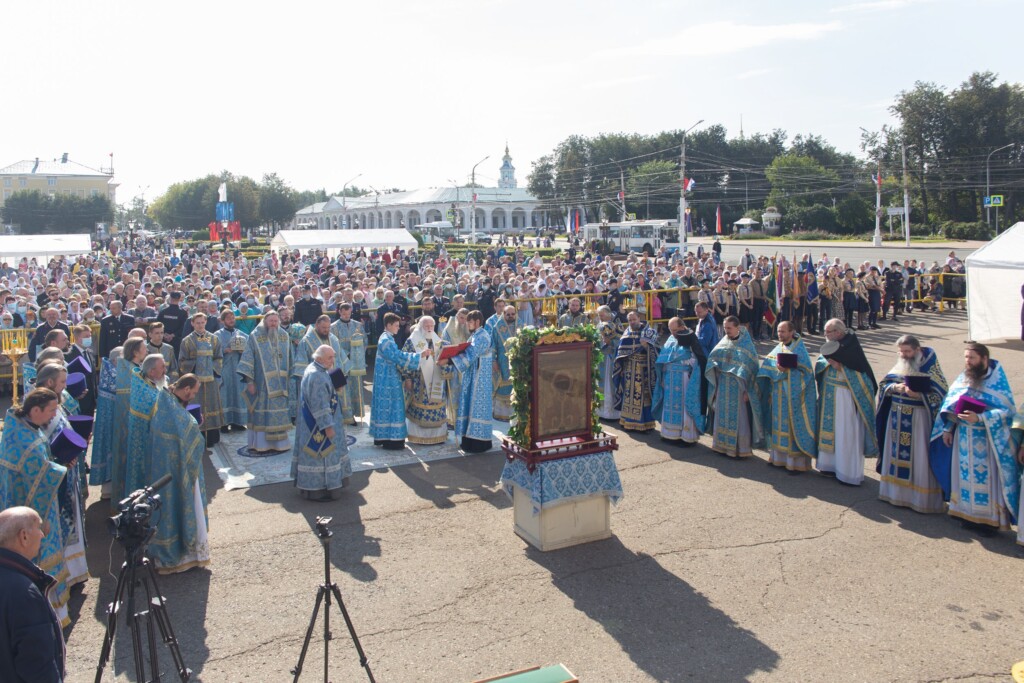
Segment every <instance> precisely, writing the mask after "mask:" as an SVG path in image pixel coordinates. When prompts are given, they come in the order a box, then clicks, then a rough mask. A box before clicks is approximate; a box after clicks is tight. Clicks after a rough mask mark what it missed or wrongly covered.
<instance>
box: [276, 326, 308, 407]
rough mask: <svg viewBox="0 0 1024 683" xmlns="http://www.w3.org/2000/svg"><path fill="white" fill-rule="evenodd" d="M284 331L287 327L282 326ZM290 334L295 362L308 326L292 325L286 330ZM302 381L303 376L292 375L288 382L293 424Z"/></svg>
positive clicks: (289, 404) (292, 359)
mask: <svg viewBox="0 0 1024 683" xmlns="http://www.w3.org/2000/svg"><path fill="white" fill-rule="evenodd" d="M281 329H282V330H285V326H284V325H282V326H281ZM285 331H286V332H287V333H288V341H289V342H290V343H291V356H290V358H291V361H292V362H293V363H294V362H295V357H296V355H297V354H298V349H299V342H300V341H302V338H303V337H305V336H306V326H305V325H303V324H301V323H292V324H291V325H289V326H288V328H287V329H286V330H285ZM293 370H294V368H291V367H289V368H288V372H289V373H291V372H292V371H293ZM301 381H302V375H301V373H300V374H299V376H298V377H296V376H294V375H292V376H291V377H290V378H289V380H288V416H289V417H290V418H291V420H292V422H295V417H296V415H298V411H299V382H301Z"/></svg>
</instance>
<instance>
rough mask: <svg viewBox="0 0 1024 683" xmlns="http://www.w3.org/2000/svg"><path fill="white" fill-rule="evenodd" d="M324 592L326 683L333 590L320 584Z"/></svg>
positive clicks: (325, 678) (325, 682) (328, 665)
mask: <svg viewBox="0 0 1024 683" xmlns="http://www.w3.org/2000/svg"><path fill="white" fill-rule="evenodd" d="M320 590H322V591H323V592H324V683H330V681H329V680H328V676H329V675H330V673H329V672H330V666H331V665H330V660H331V657H330V642H331V591H330V590H329V589H328V587H327V585H326V584H324V585H323V586H320Z"/></svg>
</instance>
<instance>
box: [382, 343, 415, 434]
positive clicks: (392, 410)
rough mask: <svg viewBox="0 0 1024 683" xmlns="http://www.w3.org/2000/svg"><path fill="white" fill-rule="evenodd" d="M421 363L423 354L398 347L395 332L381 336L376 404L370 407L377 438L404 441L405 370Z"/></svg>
mask: <svg viewBox="0 0 1024 683" xmlns="http://www.w3.org/2000/svg"><path fill="white" fill-rule="evenodd" d="M419 367H420V356H417V355H416V354H414V353H405V352H404V351H401V350H400V349H399V348H398V345H397V344H396V343H395V338H394V336H393V335H392V334H391V333H390V332H388V331H386V330H385V331H384V332H383V333H382V334H381V335H380V339H378V340H377V360H376V361H375V362H374V364H373V404H372V407H371V408H370V436H372V437H373V440H374V441H393V442H404V441H405V437H406V436H407V435H408V430H407V429H406V426H405V393H404V391H403V389H402V373H403V372H412V371H413V370H416V369H418V368H419Z"/></svg>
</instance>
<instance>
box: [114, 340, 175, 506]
mask: <svg viewBox="0 0 1024 683" xmlns="http://www.w3.org/2000/svg"><path fill="white" fill-rule="evenodd" d="M161 361H162V356H160V355H159V354H150V355H148V356H146V358H145V359H144V360H143V361H142V367H141V368H140V369H139V372H137V373H133V374H132V384H131V391H130V392H129V394H128V406H129V410H128V415H127V421H128V448H127V451H128V458H127V461H126V467H125V472H124V490H125V495H131V493H132V492H133V491H138V490H139V489H141V488H145V487H146V486H149V485H150V484H151V483H153V481H154V479H153V477H152V476H151V473H150V469H151V468H150V462H151V460H152V454H151V453H150V446H151V444H152V439H151V438H150V433H149V430H150V420H152V418H153V413H154V412H155V411H156V402H157V399H158V398H159V397H160V392H161V389H158V388H157V386H156V383H155V381H154V377H156V378H159V377H160V375H161V373H158V372H156V370H158V369H160V368H156V366H157V365H159V364H160V362H161ZM163 371H164V372H166V368H163ZM164 379H166V377H164Z"/></svg>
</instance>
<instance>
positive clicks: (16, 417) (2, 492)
mask: <svg viewBox="0 0 1024 683" xmlns="http://www.w3.org/2000/svg"><path fill="white" fill-rule="evenodd" d="M58 410H59V407H58V404H57V394H55V393H53V392H52V391H50V390H49V389H33V390H32V391H30V392H29V393H28V394H27V395H26V396H25V398H24V400H23V401H22V404H21V407H20V408H17V409H14V408H11V409H10V410H8V411H7V415H6V417H5V418H4V431H3V435H2V438H0V509H5V508H9V507H14V506H16V505H24V506H26V507H30V508H32V509H33V510H35V511H36V512H37V513H39V516H40V517H42V518H43V521H44V522H45V524H46V527H47V528H46V529H44V531H45V532H46V535H45V536H44V537H43V541H42V545H40V547H39V557H38V559H37V560H36V564H38V565H39V567H40V568H42V570H43V571H45V572H46V573H47V574H49V575H50V576H52V577H53V578H54V579H56V581H57V585H56V587H55V588H54V590H53V591H52V592H51V593H50V604H51V605H52V606H53V609H54V611H55V612H56V613H57V618H58V619H60V623H61V626H67V625H68V624H70V623H71V620H70V619H69V618H68V607H67V603H68V596H69V588H68V585H67V579H68V570H67V567H66V566H65V564H64V539H63V537H62V536H61V522H60V506H59V504H58V502H57V495H58V492H59V490H60V485H61V482H62V481H63V480H64V477H65V476H66V474H67V469H66V468H65V467H62V466H61V465H58V464H57V463H55V462H53V460H52V458H51V456H50V444H49V442H48V441H47V440H46V437H45V435H44V432H43V430H44V428H45V427H46V426H47V425H48V424H49V423H50V421H51V420H53V419H54V417H55V416H56V415H57V411H58Z"/></svg>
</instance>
